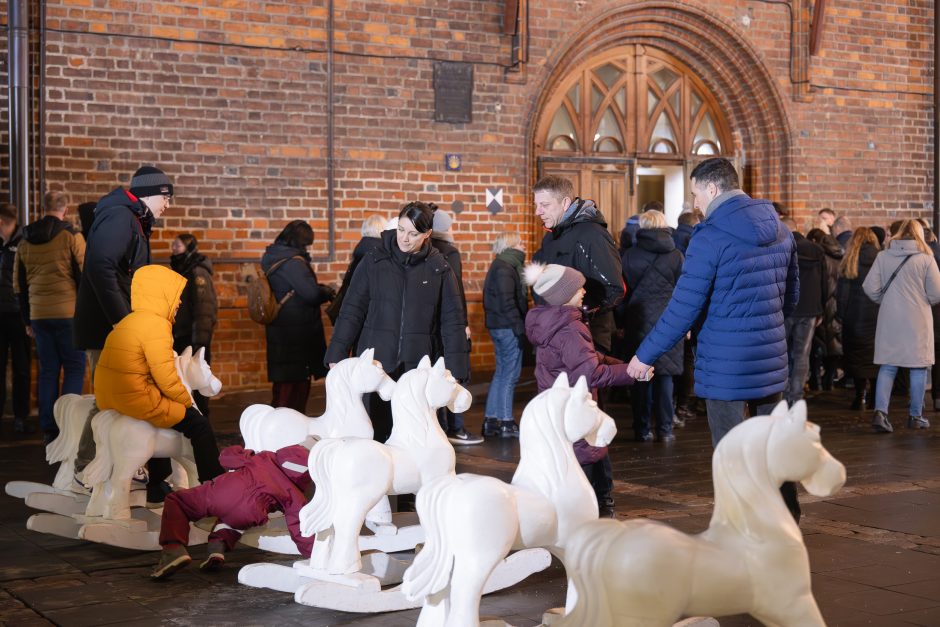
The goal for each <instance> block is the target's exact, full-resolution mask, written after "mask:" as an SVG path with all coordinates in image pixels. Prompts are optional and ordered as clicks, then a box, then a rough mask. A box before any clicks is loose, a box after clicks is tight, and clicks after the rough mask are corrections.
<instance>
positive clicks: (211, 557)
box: [199, 540, 225, 573]
mask: <svg viewBox="0 0 940 627" xmlns="http://www.w3.org/2000/svg"><path fill="white" fill-rule="evenodd" d="M206 552H207V553H208V557H206V561H204V562H203V563H202V564H200V565H199V570H202V571H205V572H209V573H214V572H215V571H217V570H219V569H220V568H222V567H223V566H225V543H224V542H222V541H221V540H209V544H207V545H206Z"/></svg>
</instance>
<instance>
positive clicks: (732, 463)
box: [418, 401, 845, 627]
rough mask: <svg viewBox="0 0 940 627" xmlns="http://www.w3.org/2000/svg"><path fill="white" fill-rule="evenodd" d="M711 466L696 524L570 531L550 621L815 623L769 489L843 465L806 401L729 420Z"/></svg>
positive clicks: (824, 482)
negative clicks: (564, 581)
mask: <svg viewBox="0 0 940 627" xmlns="http://www.w3.org/2000/svg"><path fill="white" fill-rule="evenodd" d="M712 474H713V479H714V483H715V511H714V513H713V515H712V520H711V524H710V525H709V527H708V529H707V530H706V531H704V532H703V533H700V534H698V535H695V536H688V535H686V534H684V533H681V532H679V531H676V530H675V529H673V528H671V527H668V526H666V525H664V524H661V523H657V522H652V521H648V520H630V521H624V522H618V521H606V520H605V521H594V522H591V523H589V524H587V525H584V526H582V527H580V528H579V529H577V530H575V531H574V534H573V535H572V537H571V539H570V541H569V543H568V551H567V552H568V555H567V559H566V560H565V567H566V568H567V571H568V577H569V579H570V580H571V581H572V582H573V585H574V588H575V591H576V601H575V603H574V606H573V607H569V613H568V615H567V616H565V617H564V618H563V619H562V620H561V621H560V622H553V623H552V624H553V625H571V626H578V627H580V626H582V625H592V626H593V627H608V626H614V625H616V626H618V627H631V626H635V627H639V626H643V627H666V626H668V625H672V624H673V622H674V621H675V620H677V619H678V618H679V617H680V616H682V615H696V614H704V615H711V616H723V615H728V614H742V613H749V614H751V615H752V616H754V618H756V619H758V620H759V621H761V622H762V623H764V624H765V625H777V626H781V627H785V626H792V627H797V626H799V627H814V626H824V625H825V622H824V621H823V618H822V616H821V614H820V613H819V608H818V607H817V606H816V601H815V599H813V594H812V590H811V588H810V571H809V559H808V557H807V554H806V547H805V545H804V544H803V536H802V534H801V533H800V529H799V527H798V526H797V524H796V522H794V520H793V517H792V516H791V514H790V512H789V511H788V510H787V508H786V506H785V505H784V502H783V499H782V498H781V496H780V492H779V488H780V485H781V484H782V483H783V482H784V481H799V482H801V483H802V484H803V487H805V488H806V490H807V491H808V492H809V493H810V494H813V495H815V496H831V495H832V494H834V493H835V492H836V491H838V490H839V488H841V487H842V485H843V484H844V483H845V467H844V466H843V465H842V464H841V463H839V462H838V461H837V460H836V459H834V458H833V457H832V456H831V455H830V454H829V452H828V451H827V450H826V449H825V448H823V446H822V444H821V443H820V439H819V427H818V426H817V425H815V424H813V423H811V422H807V420H806V403H805V402H804V401H799V402H797V403H796V404H795V405H794V406H793V407H792V408H791V409H790V410H787V406H786V403H785V402H782V403H780V404H779V405H777V407H776V408H774V410H773V412H772V413H771V415H770V416H760V417H756V418H751V419H749V420H745V421H744V422H743V423H741V424H739V425H738V426H736V427H735V428H734V429H732V430H731V431H730V432H729V433H728V435H726V436H725V437H724V438H723V439H722V440H721V442H720V443H719V444H718V447H717V449H716V450H715V454H714V456H713V458H712ZM418 504H419V509H420V504H421V500H420V499H419V501H418ZM570 598H571V596H570V595H569V599H570Z"/></svg>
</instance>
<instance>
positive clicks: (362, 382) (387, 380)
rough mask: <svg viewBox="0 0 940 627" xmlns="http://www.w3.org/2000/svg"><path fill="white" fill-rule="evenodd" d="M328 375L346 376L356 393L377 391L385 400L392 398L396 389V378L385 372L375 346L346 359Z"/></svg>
mask: <svg viewBox="0 0 940 627" xmlns="http://www.w3.org/2000/svg"><path fill="white" fill-rule="evenodd" d="M326 376H327V378H329V377H330V376H344V377H346V378H347V381H348V383H349V385H350V387H351V388H352V389H353V391H355V392H356V393H358V394H365V393H366V392H377V393H378V395H379V397H380V398H381V399H382V400H383V401H389V400H391V399H392V392H394V391H395V380H394V379H392V378H391V377H390V376H388V375H387V374H385V370H384V369H383V368H382V362H380V361H376V360H375V349H374V348H367V349H366V350H364V351H362V355H360V356H359V357H350V358H348V359H344V360H343V361H341V362H339V364H337V366H336V367H335V368H333V369H332V370H330V373H329V374H328V375H326Z"/></svg>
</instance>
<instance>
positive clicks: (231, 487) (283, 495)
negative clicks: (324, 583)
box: [160, 444, 313, 557]
mask: <svg viewBox="0 0 940 627" xmlns="http://www.w3.org/2000/svg"><path fill="white" fill-rule="evenodd" d="M309 454H310V451H309V450H307V448H306V447H304V446H301V445H299V444H295V445H293V446H286V447H284V448H282V449H279V450H278V451H276V452H274V453H272V452H269V451H263V452H261V453H255V452H254V451H252V450H249V449H245V448H243V447H241V446H229V447H227V448H225V449H223V450H222V453H221V454H220V455H219V462H220V463H221V464H222V466H223V467H224V468H226V469H227V470H234V471H235V472H227V473H225V474H223V475H219V476H218V477H216V478H215V479H213V480H212V481H210V482H208V483H204V484H202V485H200V486H198V487H195V488H190V489H188V490H180V491H179V492H174V493H172V494H170V495H168V496H167V497H166V501H165V502H164V504H163V519H162V520H161V521H160V544H161V545H162V546H166V545H168V544H180V545H182V546H186V545H187V544H189V523H190V521H196V520H199V519H200V518H205V517H206V516H215V517H217V518H218V523H216V526H215V529H213V530H212V533H211V534H210V535H209V539H210V540H222V541H223V542H225V548H226V550H229V551H230V550H232V547H233V546H235V543H236V542H238V539H239V538H241V535H242V533H243V532H244V530H245V529H248V528H249V527H260V526H261V525H264V524H265V523H267V522H268V514H270V513H271V512H277V511H281V512H284V517H285V519H286V520H287V528H288V529H289V530H290V536H291V539H293V540H294V543H295V544H296V545H297V548H298V549H299V550H300V554H301V555H303V556H304V557H310V550H311V549H312V548H313V537H312V536H311V537H309V538H306V537H304V536H302V535H300V508H301V507H303V506H304V504H305V503H306V502H307V501H306V499H305V498H304V491H305V490H306V489H307V487H308V486H309V485H310V484H311V481H312V480H311V478H310V474H309V473H308V472H307V458H308V456H309Z"/></svg>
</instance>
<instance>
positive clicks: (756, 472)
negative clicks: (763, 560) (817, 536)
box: [710, 416, 803, 543]
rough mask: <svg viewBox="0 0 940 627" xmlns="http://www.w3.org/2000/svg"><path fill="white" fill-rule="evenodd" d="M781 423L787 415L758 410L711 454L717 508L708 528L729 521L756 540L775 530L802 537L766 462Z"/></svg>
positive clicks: (733, 527) (749, 537)
mask: <svg viewBox="0 0 940 627" xmlns="http://www.w3.org/2000/svg"><path fill="white" fill-rule="evenodd" d="M782 428H785V422H784V421H783V420H778V419H777V418H776V417H774V416H757V417H755V418H750V419H749V420H745V421H744V422H743V423H741V424H740V425H738V426H737V427H735V428H734V429H732V430H731V432H729V433H728V435H727V436H725V437H724V438H723V439H722V440H721V442H720V443H719V444H718V447H717V448H716V450H715V453H714V456H713V458H712V478H713V482H714V488H715V509H714V512H713V513H712V522H711V526H710V529H715V528H720V527H730V528H731V529H733V530H734V531H735V532H737V533H739V534H742V535H744V536H746V537H747V538H748V539H749V540H751V541H753V542H760V541H762V540H761V539H762V538H765V537H766V536H767V534H768V533H771V532H773V533H774V534H775V535H781V534H782V535H786V536H789V537H790V538H791V539H792V540H793V541H794V542H799V543H802V541H803V540H802V535H801V534H800V529H799V527H798V526H797V524H796V522H795V521H794V520H793V517H792V516H791V515H790V513H789V511H788V510H787V508H786V505H785V504H784V502H783V500H782V499H781V498H780V495H779V493H778V488H779V487H780V486H779V485H775V482H774V479H773V478H772V477H771V476H770V468H769V467H768V463H767V456H768V445H769V443H770V441H771V438H772V436H773V433H774V430H775V429H782Z"/></svg>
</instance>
